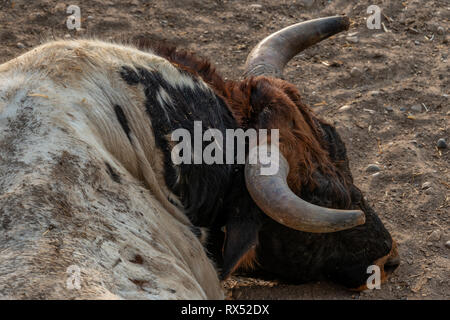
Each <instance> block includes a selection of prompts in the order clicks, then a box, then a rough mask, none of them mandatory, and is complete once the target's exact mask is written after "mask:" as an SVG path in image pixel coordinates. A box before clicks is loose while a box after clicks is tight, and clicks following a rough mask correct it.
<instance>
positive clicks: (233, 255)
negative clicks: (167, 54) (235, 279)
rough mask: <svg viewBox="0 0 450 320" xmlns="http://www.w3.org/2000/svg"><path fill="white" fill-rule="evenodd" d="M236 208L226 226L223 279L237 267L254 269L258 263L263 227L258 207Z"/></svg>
mask: <svg viewBox="0 0 450 320" xmlns="http://www.w3.org/2000/svg"><path fill="white" fill-rule="evenodd" d="M242 209H243V208H242V207H241V208H238V207H237V208H236V209H234V210H233V212H231V214H230V216H229V217H228V220H227V223H226V226H225V241H224V245H223V267H222V272H221V279H222V280H224V279H226V278H228V277H229V276H230V275H231V274H232V273H233V272H234V271H235V270H236V269H238V268H244V269H247V270H248V269H252V268H253V267H254V265H255V264H256V255H255V249H256V246H257V244H258V233H259V230H260V228H261V221H260V218H259V216H258V215H259V214H260V213H259V212H257V211H258V209H256V208H253V210H252V209H249V208H245V209H249V210H245V209H244V210H242Z"/></svg>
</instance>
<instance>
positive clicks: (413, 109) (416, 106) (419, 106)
mask: <svg viewBox="0 0 450 320" xmlns="http://www.w3.org/2000/svg"><path fill="white" fill-rule="evenodd" d="M411 110H412V111H415V112H422V106H421V105H420V104H415V105H413V106H412V107H411Z"/></svg>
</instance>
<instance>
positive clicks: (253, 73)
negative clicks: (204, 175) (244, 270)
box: [223, 16, 399, 288]
mask: <svg viewBox="0 0 450 320" xmlns="http://www.w3.org/2000/svg"><path fill="white" fill-rule="evenodd" d="M348 26H349V20H348V18H346V17H340V16H338V17H329V18H323V19H317V20H312V21H307V22H304V23H299V24H296V25H293V26H291V27H288V28H285V29H283V30H281V31H279V32H276V33H274V34H272V35H271V36H269V37H267V38H266V39H264V40H263V41H261V42H260V43H259V44H258V45H257V46H256V47H255V48H254V49H253V51H252V52H251V53H250V55H249V57H248V59H247V62H246V67H245V72H244V77H245V79H244V80H243V81H241V82H235V83H233V84H232V85H230V87H229V88H228V99H227V100H228V102H229V104H230V108H231V109H232V112H233V114H234V116H235V118H236V119H237V121H238V123H239V124H240V126H241V127H244V128H255V129H279V135H280V141H279V149H278V151H279V154H280V165H279V168H280V169H279V171H278V173H277V174H276V175H272V176H263V175H260V174H259V170H260V169H261V166H262V165H261V164H256V165H251V164H249V163H248V164H247V165H246V166H245V185H246V189H247V190H233V192H235V193H236V197H235V198H234V199H237V198H239V197H241V198H242V199H243V198H244V197H245V195H244V194H247V191H248V193H249V194H250V196H251V198H252V199H253V201H254V203H256V205H257V207H256V206H254V204H253V207H252V206H251V205H249V206H245V205H244V202H245V201H244V200H242V201H236V203H233V204H231V205H230V208H229V211H228V212H229V215H230V216H229V218H228V221H227V222H226V239H225V245H224V248H223V259H224V261H223V276H224V277H226V276H228V275H229V274H230V273H231V272H233V271H234V270H236V268H239V267H245V266H248V265H253V268H252V270H253V272H257V273H258V274H259V275H262V276H270V277H274V278H278V279H285V280H288V281H290V282H304V281H309V280H312V279H317V278H320V277H322V276H324V277H327V278H329V279H332V280H333V281H336V282H339V283H341V284H344V285H345V286H347V287H350V288H364V285H365V284H366V280H367V278H368V276H369V274H368V273H367V268H368V266H370V265H378V266H379V267H380V269H381V272H382V274H381V276H382V279H384V278H385V277H386V274H387V272H388V271H390V270H392V269H395V267H396V266H397V265H398V264H399V260H398V255H397V249H396V245H395V242H394V241H393V240H392V238H391V236H390V234H389V232H388V231H387V230H386V229H385V227H384V225H383V223H382V222H381V221H380V219H379V218H378V217H377V215H376V213H375V212H374V211H373V210H372V209H371V207H370V206H369V205H368V204H367V203H366V201H365V199H364V197H363V195H362V194H361V192H360V190H359V189H358V188H357V187H355V186H354V184H353V179H352V176H351V172H350V170H349V164H348V159H347V155H346V149H345V145H344V143H343V142H342V141H341V139H340V137H339V135H338V134H337V132H336V131H335V129H334V128H333V127H332V126H331V125H328V124H326V123H325V122H322V121H320V120H319V119H317V118H316V117H315V116H314V115H313V113H312V112H311V111H310V110H309V109H308V107H306V106H305V105H303V104H302V102H301V101H300V95H299V93H298V90H297V89H296V88H295V87H294V86H293V85H292V84H290V83H287V82H286V81H284V80H281V79H280V78H281V77H282V71H283V67H284V66H285V64H286V63H287V62H288V61H289V60H290V59H291V58H292V57H294V56H295V55H296V54H298V53H299V52H300V51H302V50H303V49H305V48H307V47H309V46H310V45H312V44H314V43H317V42H319V41H321V40H322V39H325V38H327V37H329V36H331V35H333V34H335V33H337V32H340V31H342V30H346V29H348ZM267 76H268V77H267ZM241 195H242V196H241ZM247 195H248V194H247ZM244 211H245V213H244Z"/></svg>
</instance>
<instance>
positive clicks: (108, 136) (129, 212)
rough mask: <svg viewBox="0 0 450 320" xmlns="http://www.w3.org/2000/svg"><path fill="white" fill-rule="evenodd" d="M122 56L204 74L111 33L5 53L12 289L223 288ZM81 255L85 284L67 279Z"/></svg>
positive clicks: (6, 242)
mask: <svg viewBox="0 0 450 320" xmlns="http://www.w3.org/2000/svg"><path fill="white" fill-rule="evenodd" d="M122 66H128V67H131V68H134V67H140V68H148V69H151V70H157V71H159V72H160V73H161V74H162V75H163V76H164V77H165V79H167V80H168V81H170V82H171V83H173V84H176V85H178V86H193V85H194V83H193V81H192V80H191V79H190V78H189V77H187V76H186V75H183V74H181V73H179V72H178V70H177V69H176V68H175V67H174V66H173V65H172V64H170V63H169V62H168V61H166V60H165V59H162V58H161V57H158V56H156V55H154V54H152V53H144V52H141V51H139V50H137V49H135V48H133V47H129V46H123V45H117V44H110V43H104V42H99V41H88V40H80V41H59V42H52V43H48V44H45V45H43V46H40V47H38V48H36V49H34V50H32V51H30V52H28V53H26V54H24V55H22V56H20V57H18V58H16V59H14V60H12V61H9V62H7V63H5V64H3V65H0V208H1V209H0V210H1V211H0V213H1V214H0V230H1V232H0V298H31V299H34V298H45V299H55V298H56V299H69V298H70V299H72V298H75V299H90V298H94V299H96V298H101V299H122V298H123V299H128V298H131V299H207V298H209V299H221V298H223V292H222V288H221V285H220V282H219V280H218V278H217V274H216V270H215V269H214V266H213V264H212V263H211V262H210V261H209V259H208V258H207V256H206V254H205V252H204V250H203V247H202V245H201V244H200V242H199V240H198V239H197V238H196V237H195V236H194V235H193V234H192V232H191V231H190V229H189V226H190V223H189V220H188V219H187V217H186V216H185V215H184V214H183V213H182V212H181V211H180V210H179V209H178V208H176V207H175V206H173V205H172V204H171V203H170V202H169V201H168V200H167V199H168V197H171V198H174V195H172V194H170V192H169V191H168V188H167V186H166V185H165V184H164V179H163V164H162V154H161V152H160V151H159V150H158V149H157V148H156V147H155V142H154V137H153V136H152V130H151V121H150V119H149V118H148V116H147V115H146V114H145V106H144V101H145V97H144V94H143V90H142V88H141V87H140V86H130V85H128V84H127V83H125V82H124V81H123V80H122V78H121V77H120V74H119V71H120V69H121V67H122ZM205 86H206V85H205ZM159 94H160V97H161V99H163V100H164V101H167V102H169V104H170V97H166V96H165V95H164V93H162V92H160V93H159ZM115 104H117V105H120V106H122V107H123V110H124V112H125V114H126V117H127V119H128V121H129V125H130V127H131V129H132V133H131V135H130V137H131V140H132V143H130V141H129V139H128V137H127V136H126V134H125V132H124V131H123V130H122V128H121V126H120V124H119V122H118V121H117V118H116V116H115V113H114V109H113V106H114V105H115ZM105 162H106V163H108V164H109V165H110V166H111V167H112V168H113V170H114V171H115V172H116V173H117V174H118V175H119V176H120V179H121V183H117V182H115V181H113V179H112V178H111V177H110V176H109V175H108V172H107V170H106V165H105ZM52 226H53V227H52ZM136 257H138V258H136ZM141 259H142V261H140V260H141ZM141 262H142V263H141ZM72 265H75V266H78V267H79V268H80V269H81V288H80V289H79V290H76V289H75V290H70V289H69V288H68V287H67V283H66V282H67V279H68V278H69V276H70V275H69V274H67V273H66V271H67V268H68V267H69V266H72Z"/></svg>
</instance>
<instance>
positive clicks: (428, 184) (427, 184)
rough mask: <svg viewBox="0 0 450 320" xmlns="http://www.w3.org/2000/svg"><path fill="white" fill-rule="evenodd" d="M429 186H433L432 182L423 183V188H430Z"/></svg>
mask: <svg viewBox="0 0 450 320" xmlns="http://www.w3.org/2000/svg"><path fill="white" fill-rule="evenodd" d="M429 187H431V182H424V183H423V184H422V190H426V189H428V188H429Z"/></svg>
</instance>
